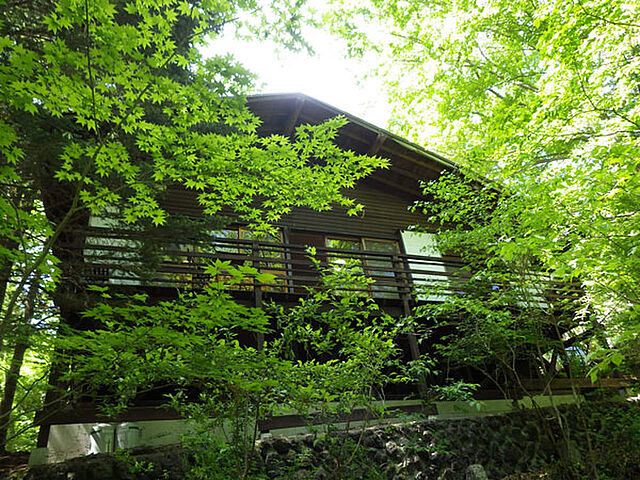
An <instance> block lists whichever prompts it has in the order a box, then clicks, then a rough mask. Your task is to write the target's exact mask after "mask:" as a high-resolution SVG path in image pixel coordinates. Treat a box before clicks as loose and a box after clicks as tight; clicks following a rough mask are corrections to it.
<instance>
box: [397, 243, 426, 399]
mask: <svg viewBox="0 0 640 480" xmlns="http://www.w3.org/2000/svg"><path fill="white" fill-rule="evenodd" d="M393 269H394V271H395V275H396V278H399V279H400V286H399V287H398V293H399V294H400V301H401V302H402V313H403V315H404V316H405V317H409V316H410V315H411V285H410V283H409V278H408V277H407V274H406V272H405V269H404V262H403V261H402V260H401V259H400V258H399V257H398V256H397V255H394V256H393ZM407 340H408V341H409V351H410V352H411V359H412V360H418V359H419V358H420V345H419V344H418V339H417V335H416V333H415V332H413V331H410V332H408V333H407ZM418 390H419V391H420V393H425V392H426V390H427V382H426V379H425V378H420V379H419V380H418Z"/></svg>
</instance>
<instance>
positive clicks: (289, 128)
mask: <svg viewBox="0 0 640 480" xmlns="http://www.w3.org/2000/svg"><path fill="white" fill-rule="evenodd" d="M302 107H304V98H296V101H295V103H294V106H293V112H292V113H291V116H290V117H289V119H288V120H287V123H286V124H285V126H284V129H283V130H282V134H283V135H284V136H285V137H290V136H291V134H292V133H293V127H295V126H296V122H297V121H298V117H299V116H300V112H301V111H302Z"/></svg>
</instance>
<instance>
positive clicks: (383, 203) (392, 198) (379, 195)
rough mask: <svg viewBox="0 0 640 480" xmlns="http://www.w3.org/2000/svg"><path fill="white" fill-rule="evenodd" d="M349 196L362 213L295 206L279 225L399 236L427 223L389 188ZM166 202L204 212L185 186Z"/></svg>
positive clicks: (173, 208) (181, 210)
mask: <svg viewBox="0 0 640 480" xmlns="http://www.w3.org/2000/svg"><path fill="white" fill-rule="evenodd" d="M348 196H349V197H351V198H354V199H355V200H357V201H358V202H359V203H362V204H363V205H364V206H365V209H364V212H363V213H362V214H360V215H358V216H355V217H349V216H347V214H346V209H344V208H342V207H336V208H334V209H333V210H329V211H325V212H316V211H313V210H311V209H308V208H295V209H294V210H293V211H292V212H291V213H290V214H289V215H287V216H285V217H283V218H282V220H281V221H280V222H279V225H280V226H283V227H289V228H291V229H295V230H303V231H309V232H322V233H330V234H334V235H346V236H349V235H350V236H358V237H373V238H384V239H395V240H397V239H399V234H398V232H399V231H400V230H405V229H406V228H407V227H408V226H410V225H416V224H425V221H426V220H425V217H424V216H423V215H421V214H417V213H412V212H410V211H409V210H408V209H407V207H408V206H409V205H410V204H411V201H410V200H408V199H407V198H405V197H400V196H398V195H394V194H393V193H391V191H390V189H387V188H384V187H382V188H375V187H373V186H371V185H367V184H364V183H361V184H360V185H359V186H358V187H356V188H355V189H353V190H351V191H349V192H348ZM164 206H165V208H167V209H168V210H169V211H170V212H172V213H177V214H182V215H189V216H194V217H196V216H200V215H202V209H201V208H200V207H199V206H198V202H197V200H196V195H195V193H194V192H190V191H186V190H177V189H173V190H171V191H170V193H169V195H168V197H167V199H166V200H165V202H164ZM223 215H228V216H230V217H231V216H233V212H232V211H231V210H230V209H228V210H225V211H224V212H223Z"/></svg>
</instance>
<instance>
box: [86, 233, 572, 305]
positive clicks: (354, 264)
mask: <svg viewBox="0 0 640 480" xmlns="http://www.w3.org/2000/svg"><path fill="white" fill-rule="evenodd" d="M153 245H154V248H152V249H149V247H148V240H146V239H145V237H144V236H143V235H142V234H140V233H137V232H131V231H122V230H116V229H106V228H99V229H98V228H92V229H90V230H89V232H88V236H87V237H86V242H85V246H84V248H83V250H82V255H81V256H78V260H79V261H80V262H81V265H82V269H81V274H80V277H81V279H82V281H83V282H84V283H88V284H98V285H138V286H167V287H191V288H198V287H202V286H203V285H204V284H205V283H207V282H209V281H211V280H213V279H212V278H211V276H210V275H209V274H207V272H206V266H207V265H208V264H210V263H211V262H212V261H214V260H221V261H227V262H230V263H231V264H232V265H251V266H253V267H255V268H257V269H258V270H260V272H263V273H269V274H271V275H272V280H271V281H269V282H266V283H265V282H257V281H255V280H253V281H251V280H248V281H247V282H246V283H243V284H241V285H235V286H233V287H232V288H234V289H236V290H248V291H250V290H256V289H257V290H259V291H261V292H272V293H286V294H305V293H306V292H307V288H309V287H317V286H318V284H319V278H320V277H319V270H330V271H332V272H334V273H338V274H339V273H340V272H345V273H347V272H351V273H362V274H365V275H366V276H367V277H368V278H369V279H370V282H367V283H363V284H356V285H353V284H348V285H347V284H345V285H344V286H343V287H340V288H339V289H340V290H342V289H344V291H347V290H353V291H357V292H362V293H363V294H367V295H370V296H373V297H375V298H389V299H405V300H406V299H407V298H412V299H417V300H423V301H438V300H442V299H443V298H444V297H445V296H447V295H461V294H465V292H466V291H467V288H466V285H467V282H468V279H469V278H470V277H471V272H470V271H469V269H468V268H467V265H466V264H465V263H464V262H463V261H461V259H460V258H457V257H447V256H442V257H433V256H426V255H403V254H399V253H397V254H396V253H386V252H376V251H364V250H359V251H354V250H343V249H339V248H327V247H322V248H319V247H315V248H314V250H315V253H314V255H313V257H314V259H315V260H314V261H313V262H312V261H311V260H310V258H309V257H310V255H311V254H310V251H309V248H308V247H307V246H305V245H293V244H288V243H274V242H266V241H260V240H242V239H228V238H216V237H210V238H209V239H207V241H206V242H203V241H202V240H201V239H200V240H199V241H198V242H195V241H193V242H190V241H189V240H186V239H185V240H173V239H168V238H167V239H163V238H160V239H159V238H154V239H153ZM222 277H224V275H222ZM222 279H224V278H222ZM426 285H429V286H431V287H433V286H435V287H436V290H437V291H436V292H433V291H432V292H431V293H422V294H420V293H416V291H417V290H419V288H420V287H424V286H426ZM416 287H418V288H416ZM502 288H513V286H508V285H500V284H499V283H496V284H493V285H491V286H490V289H493V290H496V289H502ZM524 288H525V289H527V290H528V293H529V298H530V300H531V301H533V302H537V303H538V304H539V305H542V304H546V303H547V302H551V301H554V300H557V299H572V298H576V295H577V294H578V293H579V289H578V288H577V287H574V286H571V285H566V284H564V283H561V282H557V281H554V280H552V279H550V278H548V277H545V276H543V275H540V274H532V275H531V278H530V282H529V284H528V286H526V287H524Z"/></svg>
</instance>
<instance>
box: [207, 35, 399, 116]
mask: <svg viewBox="0 0 640 480" xmlns="http://www.w3.org/2000/svg"><path fill="white" fill-rule="evenodd" d="M306 37H307V39H308V41H309V43H310V44H311V45H312V46H313V48H314V50H315V55H314V56H312V57H310V56H309V55H308V54H307V53H306V52H300V53H293V52H288V51H282V52H278V51H276V47H275V45H274V44H273V43H271V42H268V41H263V42H256V41H252V42H247V41H241V40H238V39H236V38H234V36H233V35H224V36H222V37H218V38H216V39H215V40H214V41H213V42H212V43H211V44H210V45H209V47H208V48H205V49H204V51H203V53H204V54H205V55H213V54H224V53H232V54H233V55H234V56H235V58H236V59H237V60H238V61H240V62H241V63H242V64H243V65H244V67H245V68H247V69H249V70H250V71H252V72H254V73H256V74H257V75H258V80H257V84H258V88H257V90H256V91H255V93H304V94H306V95H309V96H310V97H314V98H316V99H318V100H321V101H323V102H325V103H328V104H329V105H332V106H334V107H336V108H338V109H340V110H343V111H345V112H347V113H350V114H352V115H355V116H357V117H360V118H362V119H363V120H366V121H368V122H370V123H373V124H374V125H376V126H379V127H382V128H386V127H387V125H388V123H389V119H390V116H391V108H390V106H389V105H388V103H387V101H386V96H385V95H384V94H383V91H384V90H383V82H382V80H381V79H380V78H375V77H369V78H367V79H363V77H364V76H365V74H366V73H367V71H368V67H367V65H366V64H365V63H364V62H361V61H358V60H355V59H345V58H344V54H343V52H344V47H343V44H342V43H341V41H339V40H337V39H335V38H332V37H331V36H330V35H329V34H328V33H325V32H319V31H312V32H309V33H308V34H307V36H306Z"/></svg>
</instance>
